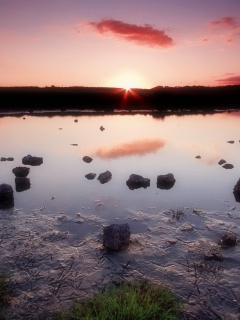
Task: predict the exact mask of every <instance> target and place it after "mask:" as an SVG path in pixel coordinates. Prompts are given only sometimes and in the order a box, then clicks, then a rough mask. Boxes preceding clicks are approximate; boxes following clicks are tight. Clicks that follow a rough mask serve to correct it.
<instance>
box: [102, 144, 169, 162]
mask: <svg viewBox="0 0 240 320" xmlns="http://www.w3.org/2000/svg"><path fill="white" fill-rule="evenodd" d="M164 145H165V142H164V141H162V140H160V139H155V140H149V139H145V140H141V141H139V140H137V141H132V142H128V143H123V144H119V145H116V146H114V147H113V148H99V149H98V150H97V151H96V156H98V157H100V158H102V159H108V158H120V157H125V156H131V155H139V156H141V155H145V154H147V153H152V152H156V151H157V150H158V149H160V148H163V147H164Z"/></svg>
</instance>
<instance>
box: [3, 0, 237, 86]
mask: <svg viewBox="0 0 240 320" xmlns="http://www.w3.org/2000/svg"><path fill="white" fill-rule="evenodd" d="M0 43H1V44H0V48H1V50H0V86H40V87H44V86H51V85H55V86H92V87H102V86H107V87H123V88H125V87H126V88H127V87H135V88H136V87H139V88H151V87H155V86H158V85H161V86H185V85H206V86H217V85H226V84H240V58H239V56H240V0H201V1H197V0H121V1H115V0H0Z"/></svg>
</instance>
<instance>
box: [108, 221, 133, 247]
mask: <svg viewBox="0 0 240 320" xmlns="http://www.w3.org/2000/svg"><path fill="white" fill-rule="evenodd" d="M130 234H131V233H130V227H129V225H128V224H127V223H125V224H111V225H110V226H107V227H105V228H103V246H104V247H105V248H106V249H107V250H111V251H120V250H122V249H124V248H125V247H126V246H128V245H129V243H130Z"/></svg>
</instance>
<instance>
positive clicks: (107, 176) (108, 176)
mask: <svg viewBox="0 0 240 320" xmlns="http://www.w3.org/2000/svg"><path fill="white" fill-rule="evenodd" d="M97 179H98V180H99V181H100V182H101V183H102V184H103V183H107V182H108V181H110V180H111V179H112V174H111V172H110V171H108V170H107V171H105V172H102V173H100V174H99V176H98V178H97Z"/></svg>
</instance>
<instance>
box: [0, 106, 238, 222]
mask: <svg viewBox="0 0 240 320" xmlns="http://www.w3.org/2000/svg"><path fill="white" fill-rule="evenodd" d="M239 123H240V112H229V113H227V112H226V113H215V114H211V115H182V116H177V115H169V116H166V117H164V118H158V117H154V116H152V115H143V114H137V115H102V116H99V115H98V116H96V115H92V114H91V115H89V116H86V115H80V114H74V115H65V116H64V115H53V116H44V115H41V116H39V115H38V116H36V115H34V114H32V115H29V114H27V115H24V116H21V117H20V116H2V117H1V118H0V145H1V148H0V157H13V158H14V161H1V162H0V182H1V183H2V182H4V183H8V184H10V185H12V187H13V189H14V206H15V208H22V209H23V210H24V211H25V212H28V211H29V212H30V211H31V212H32V210H35V209H36V208H42V209H43V210H44V212H46V214H49V215H54V214H56V213H58V214H59V213H64V214H65V215H66V216H69V217H71V216H74V215H76V213H78V212H85V213H88V212H89V214H94V215H98V216H100V217H102V218H104V219H106V220H107V221H109V223H112V222H113V221H115V220H116V218H118V219H119V220H123V219H125V217H126V216H127V215H128V213H129V212H131V211H136V210H142V211H145V212H147V211H151V213H153V212H155V213H156V214H157V213H158V212H160V211H161V210H167V209H175V210H177V209H179V208H183V207H188V208H203V209H204V210H208V211H211V210H214V211H216V210H217V211H218V210H219V211H224V210H226V209H227V208H228V207H229V206H234V207H236V210H238V211H239V210H240V203H238V202H236V200H235V198H234V195H233V187H234V185H235V184H236V182H237V181H238V179H239V178H240V161H239V156H240V126H239ZM101 126H103V127H104V129H105V130H100V127H101ZM229 141H234V143H229ZM28 154H30V155H32V156H39V157H43V164H42V165H40V166H31V167H30V173H29V175H28V178H29V179H30V182H31V187H30V189H28V190H25V191H21V192H17V191H16V189H15V176H14V174H13V173H12V169H13V168H15V167H17V166H23V164H22V158H23V157H24V156H26V155H28ZM84 156H90V157H92V158H93V161H92V162H91V163H86V162H84V161H83V160H82V158H83V157H84ZM196 156H200V157H201V158H199V159H197V158H196ZM221 159H225V160H226V162H227V163H230V164H232V165H233V166H234V168H233V169H224V168H223V167H222V166H221V165H219V164H218V162H219V160H221ZM106 170H109V171H110V172H111V173H112V179H111V180H110V181H109V182H108V183H105V184H101V183H100V182H99V180H97V177H98V175H99V174H100V173H101V172H105V171H106ZM88 173H96V178H95V179H93V180H88V179H86V178H85V175H86V174H88ZM132 173H135V174H139V175H142V176H143V177H145V178H149V179H150V186H149V187H148V188H145V189H144V188H139V189H135V190H130V189H129V188H128V186H127V185H126V181H127V179H128V178H129V176H130V174H132ZM167 173H172V174H173V175H174V177H175V179H176V183H175V185H174V186H173V188H171V189H169V190H161V189H159V188H157V176H158V175H161V174H167Z"/></svg>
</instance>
